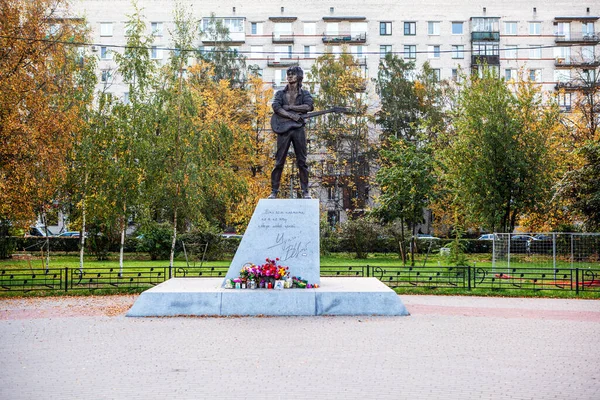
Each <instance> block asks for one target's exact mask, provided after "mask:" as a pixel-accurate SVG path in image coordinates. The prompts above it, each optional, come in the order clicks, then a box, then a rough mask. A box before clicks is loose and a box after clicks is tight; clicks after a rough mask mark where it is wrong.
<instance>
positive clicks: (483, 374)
mask: <svg viewBox="0 0 600 400" xmlns="http://www.w3.org/2000/svg"><path fill="white" fill-rule="evenodd" d="M135 298H136V296H106V297H55V298H42V299H8V300H6V299H4V300H0V360H1V368H0V399H2V400H4V399H165V398H169V399H246V398H247V399H316V398H318V399H362V400H365V399H535V400H538V399H590V400H592V399H593V400H598V399H600V301H597V300H559V299H520V298H482V297H457V296H447V297H443V296H401V298H402V300H403V301H404V304H405V305H406V307H407V308H408V310H409V312H410V313H411V316H408V317H268V318H265V317H245V318H232V317H228V318H185V317H176V318H126V317H125V316H124V314H125V312H126V311H127V309H128V308H129V307H130V306H131V305H132V304H133V302H134V301H135Z"/></svg>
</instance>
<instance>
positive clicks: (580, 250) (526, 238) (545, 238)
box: [492, 233, 600, 276]
mask: <svg viewBox="0 0 600 400" xmlns="http://www.w3.org/2000/svg"><path fill="white" fill-rule="evenodd" d="M523 267H527V268H528V269H531V270H535V269H548V268H551V269H553V270H555V271H556V272H555V274H556V275H557V276H558V275H559V274H560V271H561V270H565V269H574V268H579V269H581V270H585V269H597V268H598V267H600V234H599V233H537V234H514V233H496V234H494V236H493V256H492V272H493V273H498V272H500V273H503V272H505V273H507V274H510V272H511V269H513V268H523Z"/></svg>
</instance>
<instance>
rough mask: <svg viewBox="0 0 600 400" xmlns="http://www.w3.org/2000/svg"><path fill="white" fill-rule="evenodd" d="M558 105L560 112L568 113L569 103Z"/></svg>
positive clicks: (569, 109) (569, 110)
mask: <svg viewBox="0 0 600 400" xmlns="http://www.w3.org/2000/svg"><path fill="white" fill-rule="evenodd" d="M559 107H560V112H562V113H570V112H571V106H570V105H561V106H559Z"/></svg>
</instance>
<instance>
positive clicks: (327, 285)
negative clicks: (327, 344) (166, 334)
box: [127, 278, 408, 317]
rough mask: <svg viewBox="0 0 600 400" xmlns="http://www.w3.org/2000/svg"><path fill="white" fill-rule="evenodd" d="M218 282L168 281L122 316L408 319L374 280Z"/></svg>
mask: <svg viewBox="0 0 600 400" xmlns="http://www.w3.org/2000/svg"><path fill="white" fill-rule="evenodd" d="M221 283H222V279H220V278H173V279H170V280H168V281H166V282H163V283H161V284H160V285H157V286H156V287H154V288H152V289H149V290H146V291H145V292H143V293H142V294H140V296H139V298H138V299H137V300H136V302H135V304H134V305H133V307H132V308H131V309H130V310H129V312H128V313H127V316H128V317H174V316H233V315H239V316H255V315H269V316H285V315H290V316H292V315H296V316H303V315H304V316H308V315H389V316H401V315H408V311H407V310H406V307H404V304H403V303H402V301H401V300H400V297H399V296H398V295H397V294H396V293H395V292H394V291H393V290H392V289H390V288H388V287H387V286H386V285H385V284H383V283H381V282H380V281H379V280H377V279H376V278H322V279H321V287H319V288H317V289H283V290H274V289H254V290H252V289H224V288H223V287H222V286H221Z"/></svg>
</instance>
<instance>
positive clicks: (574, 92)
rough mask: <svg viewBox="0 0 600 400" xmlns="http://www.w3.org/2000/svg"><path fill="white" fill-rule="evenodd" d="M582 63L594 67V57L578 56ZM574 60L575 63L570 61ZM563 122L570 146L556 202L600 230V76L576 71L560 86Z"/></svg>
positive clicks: (587, 225)
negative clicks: (563, 111)
mask: <svg viewBox="0 0 600 400" xmlns="http://www.w3.org/2000/svg"><path fill="white" fill-rule="evenodd" d="M580 58H581V61H582V63H583V64H584V65H585V64H588V65H594V64H597V62H598V60H599V58H598V57H596V58H595V59H594V58H593V54H589V52H588V53H587V54H581V55H580ZM573 61H576V60H573ZM559 87H561V89H560V92H559V94H558V99H559V104H560V105H561V107H562V108H563V109H565V111H570V112H566V113H563V114H562V123H563V125H565V127H566V131H567V132H568V134H569V135H570V139H572V140H570V141H568V142H569V143H572V146H571V148H570V149H568V150H570V154H571V155H572V156H571V157H569V159H570V163H569V165H568V170H567V171H566V172H565V174H564V176H563V177H562V179H561V180H560V182H559V183H558V184H557V189H558V196H556V202H559V203H560V204H561V205H562V206H563V208H564V209H568V210H570V211H571V212H572V213H573V214H575V216H576V217H577V218H578V219H580V220H581V221H582V222H583V224H584V227H585V228H586V229H587V230H597V229H600V181H599V179H600V178H599V176H600V175H598V172H599V168H600V157H599V154H600V150H599V149H600V74H598V71H597V70H595V69H577V70H575V76H574V77H573V78H572V79H571V80H570V81H568V82H566V83H559Z"/></svg>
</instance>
